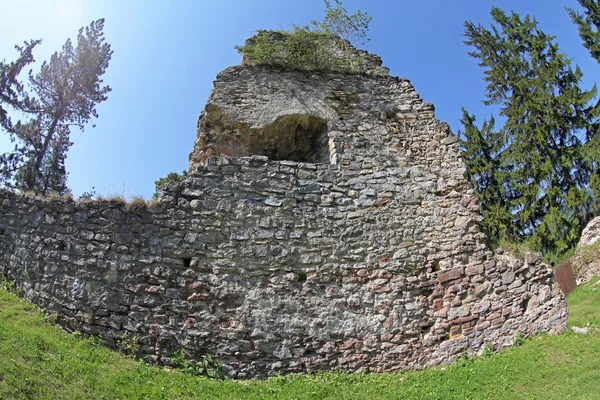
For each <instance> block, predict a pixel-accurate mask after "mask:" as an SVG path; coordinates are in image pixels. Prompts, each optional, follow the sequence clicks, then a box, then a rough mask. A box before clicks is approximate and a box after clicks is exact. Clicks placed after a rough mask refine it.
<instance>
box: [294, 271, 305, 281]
mask: <svg viewBox="0 0 600 400" xmlns="http://www.w3.org/2000/svg"><path fill="white" fill-rule="evenodd" d="M296 273H297V274H298V282H306V272H296Z"/></svg>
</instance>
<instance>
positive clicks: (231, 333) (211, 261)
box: [0, 66, 566, 377]
mask: <svg viewBox="0 0 600 400" xmlns="http://www.w3.org/2000/svg"><path fill="white" fill-rule="evenodd" d="M198 128H199V131H198V139H197V141H196V144H195V147H194V151H193V152H192V155H191V158H190V169H189V175H188V178H187V179H186V181H185V182H183V183H175V184H171V185H169V186H168V187H167V188H166V190H165V194H164V195H163V196H162V197H161V198H160V200H159V203H158V204H156V205H154V206H151V207H141V208H136V209H131V208H127V207H126V206H124V205H122V204H119V203H110V202H89V203H72V202H67V201H64V200H44V199H38V198H30V197H22V196H19V195H15V194H13V193H10V192H0V204H1V209H0V210H1V212H0V231H1V233H2V234H1V235H0V251H1V256H0V272H2V273H4V274H6V275H8V276H9V277H10V279H13V280H15V281H16V282H17V285H18V287H20V288H22V289H23V291H24V294H25V296H26V297H27V298H28V299H30V300H32V301H33V302H35V303H37V304H39V305H41V306H42V307H43V308H45V309H47V310H49V311H51V312H55V313H57V316H58V319H59V321H60V322H61V323H62V324H63V325H65V326H67V327H69V328H70V329H79V330H81V331H83V332H85V333H88V334H101V335H103V336H104V337H106V338H109V339H110V338H112V339H113V340H115V341H118V340H119V338H121V337H122V336H123V335H126V336H136V337H138V338H139V340H140V344H141V348H140V352H141V355H142V356H143V357H145V358H147V359H149V360H152V361H157V362H162V363H167V364H168V363H169V362H170V357H171V355H172V354H173V351H174V350H176V349H177V348H180V347H183V348H184V349H185V351H186V352H187V354H188V355H189V356H190V357H192V358H193V357H198V356H199V355H201V354H207V353H210V354H212V355H214V357H215V358H216V359H217V360H219V361H220V362H222V363H223V364H224V367H225V369H226V371H227V373H228V374H229V375H230V376H234V377H263V376H269V375H273V374H276V373H286V372H303V371H314V370H332V369H335V368H342V369H344V370H352V371H355V370H365V371H392V370H398V369H410V368H419V367H424V366H429V365H436V364H440V363H445V362H448V361H450V360H452V359H453V358H454V357H456V356H457V355H459V354H460V353H461V352H468V353H475V352H477V351H480V350H482V349H483V348H484V347H485V346H486V345H488V344H492V345H496V346H505V345H508V344H510V343H512V341H513V340H514V337H515V336H516V335H517V333H518V332H522V333H523V334H525V335H531V334H534V333H536V332H540V331H560V330H561V329H563V328H564V327H565V324H566V303H565V300H564V297H563V296H562V295H561V294H560V293H559V292H558V291H557V289H556V287H555V285H554V282H553V277H552V271H551V269H550V267H548V266H546V265H544V264H541V263H540V262H539V260H538V259H537V258H536V257H533V256H529V257H528V258H527V259H526V260H525V261H518V260H516V259H514V258H511V257H509V256H506V255H499V256H495V255H494V254H493V253H492V251H491V250H490V249H489V248H488V246H487V245H486V241H485V237H484V235H483V234H482V233H481V231H480V228H479V225H478V221H479V220H480V218H481V217H480V215H479V208H478V205H477V202H476V200H475V197H474V195H473V191H472V189H471V188H470V187H469V184H468V182H467V180H466V179H465V176H464V175H465V166H464V162H463V160H462V159H461V155H460V151H459V144H458V143H457V139H456V138H455V137H453V136H451V135H449V129H448V126H447V125H446V124H444V123H441V122H439V121H437V120H436V119H435V117H434V109H433V106H432V105H431V104H428V103H423V102H422V100H421V99H420V98H419V96H418V94H417V93H416V92H415V90H414V88H413V87H412V85H411V84H410V82H409V81H408V80H405V79H398V78H394V77H388V76H374V75H368V76H367V75H361V74H353V75H349V74H325V73H316V72H299V71H295V72H290V71H287V72H286V71H280V70H274V69H269V68H267V67H260V66H242V67H232V68H228V69H227V70H225V71H223V72H222V73H221V74H219V76H218V77H217V80H216V81H215V90H214V92H213V93H212V95H211V98H210V100H209V103H208V105H207V106H206V109H205V111H204V112H203V114H202V116H201V118H200V121H199V124H198ZM307 138H308V139H307ZM261 151H264V154H262V155H256V153H259V154H260V152H261ZM253 154H254V155H253ZM296 156H297V157H298V159H296V160H289V159H288V160H286V159H285V158H286V157H287V158H294V157H296ZM305 158H306V161H307V162H303V161H302V160H303V159H305ZM310 160H312V161H317V162H309V161H310Z"/></svg>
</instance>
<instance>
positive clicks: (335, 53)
mask: <svg viewBox="0 0 600 400" xmlns="http://www.w3.org/2000/svg"><path fill="white" fill-rule="evenodd" d="M334 1H335V6H332V4H331V2H330V1H328V0H325V18H324V20H323V21H312V22H311V23H310V24H309V25H303V26H301V25H296V24H294V25H292V27H291V29H289V30H280V31H276V32H275V31H258V32H257V34H256V35H255V36H254V37H253V38H252V39H250V40H248V41H247V42H246V44H245V45H243V46H235V48H236V50H238V52H239V53H240V54H241V55H242V56H243V57H244V61H245V63H249V64H261V65H274V66H280V67H283V68H286V69H300V70H335V71H355V70H357V69H358V67H359V64H360V59H358V58H357V57H356V56H354V55H353V54H352V49H351V47H350V45H357V46H358V45H363V44H365V43H366V42H367V41H368V40H369V39H368V38H367V32H368V30H369V23H370V22H371V18H372V17H371V16H369V15H368V14H366V13H364V12H362V11H361V10H357V11H356V13H354V14H348V11H347V10H346V9H345V8H344V7H343V5H342V1H341V0H334Z"/></svg>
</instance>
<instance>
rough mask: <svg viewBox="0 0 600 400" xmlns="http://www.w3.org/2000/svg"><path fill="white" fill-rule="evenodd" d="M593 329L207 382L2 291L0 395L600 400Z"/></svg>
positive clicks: (573, 308) (588, 313) (593, 320)
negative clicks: (461, 353) (377, 367)
mask: <svg viewBox="0 0 600 400" xmlns="http://www.w3.org/2000/svg"><path fill="white" fill-rule="evenodd" d="M569 303H570V316H569V323H570V324H571V325H577V326H585V325H587V324H588V323H590V324H596V325H600V285H595V286H594V285H593V282H592V283H590V284H588V285H585V286H584V287H581V288H579V289H577V290H576V291H575V292H573V294H572V295H571V296H570V297H569ZM599 382H600V332H598V330H596V329H590V333H589V334H587V335H583V334H576V333H573V332H569V333H565V334H563V335H540V336H537V337H534V338H531V339H528V340H526V341H525V342H524V343H523V344H522V345H520V346H517V347H513V348H510V349H508V350H506V351H504V352H502V353H500V354H487V355H486V356H483V357H478V358H471V359H461V360H460V361H459V362H457V363H454V364H452V365H450V366H448V367H446V368H445V369H444V368H437V369H430V370H425V371H417V372H411V373H403V374H379V375H375V374H366V375H365V374H343V373H324V374H315V375H304V376H302V375H288V376H282V377H276V378H272V379H269V380H266V381H232V380H211V379H208V378H202V377H194V376H191V375H187V374H183V373H181V372H179V371H173V370H167V369H164V368H159V367H155V366H148V365H145V364H143V363H141V362H139V361H135V360H133V359H132V358H129V357H126V356H124V355H121V354H119V353H116V352H113V351H111V350H108V349H106V348H104V347H102V346H100V345H98V344H97V343H95V342H94V341H93V340H82V339H81V338H79V337H77V336H76V335H69V334H66V333H64V332H62V331H61V330H60V329H59V328H58V327H56V326H55V325H53V324H52V323H51V322H50V321H48V318H46V317H45V316H44V314H42V313H41V312H39V310H38V309H37V308H36V307H35V306H33V305H31V304H29V303H27V302H25V301H24V300H22V299H20V298H19V297H17V296H15V295H13V294H11V293H9V292H7V291H5V290H2V289H0V399H53V400H54V399H180V398H181V399H186V398H198V399H265V398H267V399H271V398H272V399H461V400H464V399H578V400H579V399H600V383H599Z"/></svg>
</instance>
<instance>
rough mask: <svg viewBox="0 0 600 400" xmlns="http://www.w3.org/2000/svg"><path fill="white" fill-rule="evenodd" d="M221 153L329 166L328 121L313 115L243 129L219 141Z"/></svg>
mask: <svg viewBox="0 0 600 400" xmlns="http://www.w3.org/2000/svg"><path fill="white" fill-rule="evenodd" d="M215 147H216V148H217V150H218V151H219V152H220V153H223V154H227V155H229V156H232V157H244V156H252V155H258V156H267V157H268V158H269V159H270V160H278V161H283V160H288V161H296V162H309V163H329V162H330V160H329V138H328V136H327V122H326V121H325V120H324V119H322V118H319V117H316V116H314V115H309V114H287V115H281V116H279V117H277V119H276V120H275V121H273V122H272V123H271V124H269V125H267V126H265V127H264V128H260V129H255V128H252V129H248V128H247V127H246V131H245V132H244V129H242V130H240V129H239V128H238V129H236V131H233V132H231V133H229V134H223V135H222V136H221V137H220V138H218V139H217V141H216V144H215Z"/></svg>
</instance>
